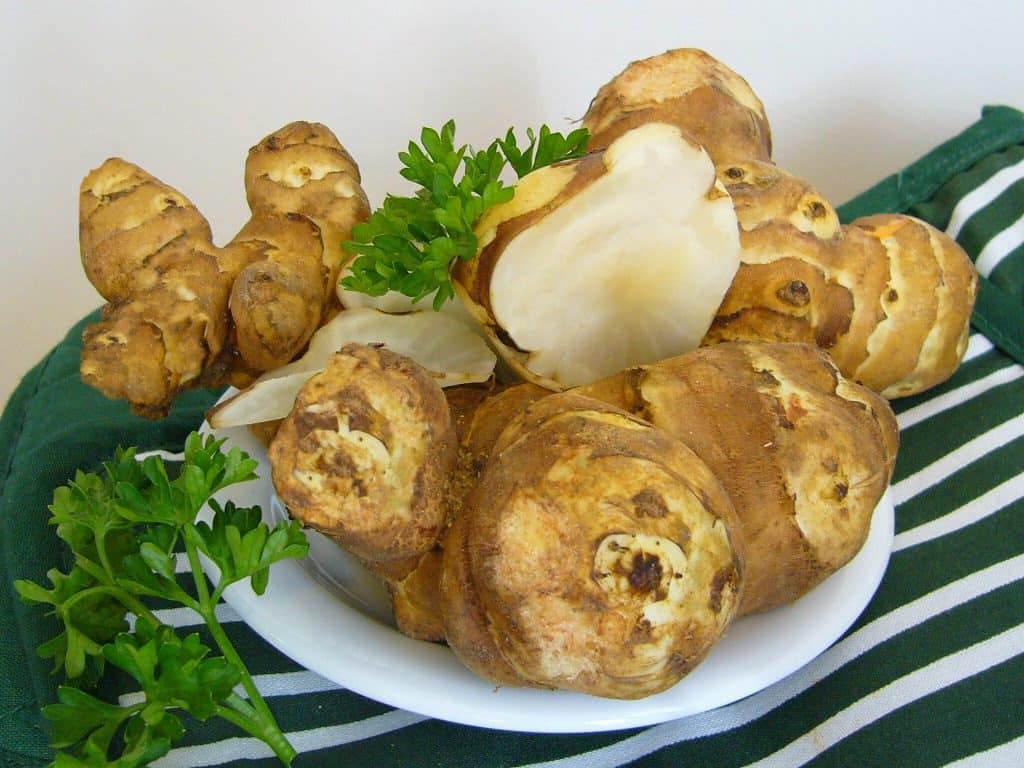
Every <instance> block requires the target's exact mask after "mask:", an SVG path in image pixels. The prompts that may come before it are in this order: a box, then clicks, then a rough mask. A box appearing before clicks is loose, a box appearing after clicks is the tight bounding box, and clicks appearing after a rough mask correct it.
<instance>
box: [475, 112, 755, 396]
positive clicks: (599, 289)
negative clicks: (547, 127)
mask: <svg viewBox="0 0 1024 768" xmlns="http://www.w3.org/2000/svg"><path fill="white" fill-rule="evenodd" d="M603 162H604V165H605V172H604V173H603V174H602V175H600V176H598V177H597V178H596V179H594V180H593V181H591V182H590V183H589V184H587V185H586V186H585V187H584V188H582V189H581V190H580V191H579V192H577V193H575V194H573V195H571V196H569V197H568V198H567V199H566V200H565V201H564V202H562V203H561V204H560V205H557V206H555V207H554V208H553V209H552V210H549V211H548V212H547V213H546V214H544V215H542V216H540V218H539V219H538V220H537V221H536V222H535V223H533V224H532V225H531V226H528V227H526V228H525V229H523V230H522V231H521V232H519V233H518V234H517V235H516V236H515V237H513V238H512V239H511V240H510V241H508V242H507V243H505V244H504V249H503V250H502V252H501V253H500V256H498V258H497V261H496V263H495V264H494V268H493V273H492V276H491V280H490V297H489V298H490V305H491V310H492V312H493V315H494V320H495V322H496V325H497V326H498V327H499V328H500V329H502V330H503V332H504V333H505V335H506V336H507V338H508V339H510V340H511V342H512V345H514V347H515V348H517V349H518V350H521V351H523V352H524V353H525V361H524V362H523V365H524V366H525V368H527V369H528V370H529V371H531V372H533V373H534V374H536V375H537V376H539V377H542V378H544V379H548V380H550V381H553V382H555V383H556V384H557V385H558V386H561V387H566V386H573V385H578V384H583V383H588V382H591V381H594V380H596V379H598V378H601V377H603V376H607V375H610V374H612V373H614V372H616V371H619V370H622V369H623V368H625V367H628V366H629V365H635V364H638V363H646V362H653V361H655V360H660V359H662V358H665V357H669V356H671V355H676V354H680V353H682V352H684V351H687V350H689V349H693V348H695V347H696V346H697V345H698V344H699V342H700V340H701V338H702V337H703V335H704V333H705V332H706V331H707V328H708V326H709V325H710V323H711V320H712V318H713V317H714V314H715V310H716V309H717V307H718V304H719V303H720V301H721V299H722V297H723V296H724V295H725V292H726V290H727V289H728V287H729V284H730V282H731V281H732V278H733V275H734V274H735V272H736V269H737V268H738V266H739V237H738V231H737V224H736V216H735V212H734V211H733V208H732V203H731V201H730V199H729V197H728V195H727V194H726V193H725V191H724V188H723V187H722V186H721V185H720V184H717V183H716V181H715V173H714V167H713V166H712V164H711V161H710V160H709V158H708V156H707V154H706V153H705V152H704V151H703V150H702V149H700V148H699V147H697V146H696V145H695V144H693V143H691V142H690V141H689V140H687V139H686V138H684V137H683V136H682V135H681V133H680V132H679V130H678V129H677V128H674V127H672V126H668V125H663V124H650V125H646V126H644V127H642V128H639V129H637V130H634V131H631V132H629V133H627V134H625V135H624V136H622V137H621V138H619V139H618V140H616V141H615V142H614V143H613V144H612V145H611V146H610V147H609V148H608V149H607V150H606V151H605V153H604V157H603ZM526 215H529V214H526Z"/></svg>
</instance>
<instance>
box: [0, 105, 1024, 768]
mask: <svg viewBox="0 0 1024 768" xmlns="http://www.w3.org/2000/svg"><path fill="white" fill-rule="evenodd" d="M1022 142H1024V115H1022V114H1021V113H1020V112H1017V111H1016V110H1012V109H1009V108H1006V107H993V108H988V109H986V110H985V111H984V113H983V116H982V118H981V120H979V121H978V122H977V123H976V124H975V125H973V126H971V127H969V128H968V129H967V130H966V131H964V133H962V134H961V135H959V136H957V137H955V138H953V139H951V140H950V141H949V142H947V143H945V144H943V145H942V146H940V147H938V148H937V149H936V150H935V151H933V152H932V153H930V154H929V155H927V156H926V157H924V158H922V159H921V160H920V161H918V162H916V163H914V164H913V165H911V166H909V167H908V168H906V169H904V170H903V171H901V172H900V173H898V174H895V175H893V176H892V177H890V178H888V179H886V180H885V181H883V182H882V183H880V184H879V185H878V186H876V187H875V188H873V189H871V190H869V191H868V192H866V193H864V194H863V195H861V196H859V197H857V198H856V199H855V200H853V201H851V202H850V203H848V204H847V205H845V206H843V207H842V209H841V211H840V212H841V215H842V217H843V218H844V219H845V220H850V219H852V218H854V217H856V216H859V215H862V214H866V213H872V212H878V211H909V212H911V213H914V214H915V215H918V216H921V217H922V218H925V219H927V220H929V221H931V222H932V223H934V224H936V225H937V226H939V227H942V228H945V227H947V226H948V225H949V224H950V221H951V219H955V220H956V225H957V227H958V235H957V237H958V239H959V241H960V242H961V244H963V245H964V246H965V248H967V250H968V251H969V252H970V253H971V254H972V256H974V257H977V256H978V255H985V259H986V262H985V263H986V271H987V275H986V277H985V278H984V280H983V288H982V294H981V298H980V300H979V306H978V311H977V314H976V317H975V328H976V333H975V334H974V336H973V337H972V343H971V348H970V351H969V354H968V359H967V360H966V361H965V363H964V365H963V367H962V368H961V370H960V371H959V372H958V373H957V375H956V376H955V377H954V378H953V379H952V380H951V381H949V382H947V383H946V384H944V385H943V386H941V387H938V388H936V389H935V390H933V391H931V392H928V393H926V394H925V395H921V396H918V397H915V398H910V399H907V400H902V401H898V402H897V403H896V409H897V411H898V413H899V418H900V421H901V427H902V440H903V446H902V449H901V453H900V459H899V464H898V466H897V471H896V477H895V482H894V488H893V494H894V496H895V500H896V503H897V521H896V528H897V537H896V543H895V548H894V552H893V555H892V560H891V562H890V566H889V570H888V572H887V574H886V577H885V579H884V580H883V582H882V585H881V587H880V589H879V591H878V593H877V595H876V597H875V599H874V600H873V601H872V603H871V604H870V606H869V607H868V609H867V610H866V611H865V613H864V615H863V616H861V618H860V619H859V620H858V622H857V623H856V624H855V625H854V627H853V628H852V629H851V630H850V632H849V633H847V635H846V636H845V637H844V638H842V639H841V640H840V641H839V642H838V643H837V644H836V645H835V646H834V647H833V648H831V649H830V650H829V651H827V652H826V653H825V654H824V655H823V656H822V657H820V658H819V659H817V660H815V661H814V662H812V663H811V664H810V665H809V666H808V667H807V668H805V669H804V670H801V671H800V672H798V673H796V674H795V675H793V676H792V677H791V678H788V679H786V680H783V681H781V682H779V683H778V684H776V685H774V686H772V687H771V688H769V689H767V690H765V691H763V692H761V693H758V694H755V695H753V696H751V697H749V698H747V699H745V700H743V701H740V702H737V703H736V704H733V705H730V706H728V707H724V708H722V709H720V710H717V711H715V712H711V713H707V714H705V715H701V716H697V717H693V718H688V719H683V720H677V721H673V722H668V723H664V724H662V725H659V726H655V727H652V728H639V729H631V730H628V731H619V732H611V733H600V734H573V735H539V734H523V733H514V732H505V731H497V730H489V729H483V728H473V727H465V726H459V725H454V724H450V723H443V722H439V721H436V720H432V719H429V718H423V717H421V716H417V715H413V714H411V713H406V712H401V711H396V710H393V709H391V708H390V707H387V706H385V705H382V704H379V703H376V702H373V701H370V700H368V699H366V698H364V697H361V696H358V695H356V694H353V693H351V692H348V691H344V690H342V689H339V688H338V687H337V686H334V685H333V684H329V683H326V682H325V681H321V680H318V679H317V678H316V677H315V676H313V675H311V674H309V673H306V672H304V671H303V670H301V669H300V668H299V667H298V666H297V665H296V664H295V663H294V662H292V661H290V660H289V659H287V658H285V657H283V656H282V655H281V654H279V653H278V652H277V651H275V650H274V649H273V648H271V647H269V646H268V645H267V644H266V643H264V642H263V641H262V640H261V639H260V638H258V637H257V636H255V635H254V634H253V633H252V632H250V631H249V630H248V628H247V627H246V626H245V625H244V624H243V623H241V622H240V621H237V620H234V621H232V620H230V617H228V620H227V622H226V627H227V630H228V632H229V634H230V636H231V638H232V640H233V641H234V642H235V643H236V644H237V646H238V647H239V649H240V650H241V652H242V654H243V656H244V657H245V658H246V661H247V663H248V664H249V665H250V669H251V670H252V671H253V672H254V673H255V674H256V675H258V680H259V681H260V685H261V687H265V690H266V691H267V695H268V697H269V703H270V705H271V707H272V708H273V709H274V711H275V713H276V714H277V715H278V718H279V720H280V722H281V724H282V727H283V728H284V729H285V730H286V731H288V732H289V733H290V734H291V737H292V740H293V743H295V745H296V747H297V748H298V749H299V750H300V752H301V754H300V756H299V758H298V759H297V761H296V765H297V766H303V765H308V766H312V765H318V766H319V765H322V766H364V765H373V766H428V765H429V766H465V767H466V768H470V767H472V768H478V767H479V768H490V767H491V766H514V765H526V764H536V763H546V762H547V761H552V763H553V765H557V766H561V767H563V768H569V767H570V766H580V767H585V768H595V767H596V766H619V765H625V764H629V765H636V766H661V765H695V766H697V765H699V766H714V767H718V766H740V765H747V764H749V763H756V762H758V761H761V760H764V761H765V763H766V764H770V765H797V764H804V763H813V764H814V765H836V766H840V765H843V766H845V765H901V766H937V765H945V764H948V763H951V762H954V761H957V760H960V759H963V758H966V757H968V756H971V755H974V756H975V760H976V762H975V763H973V764H976V765H988V764H1007V765H1008V764H1011V761H1012V759H1013V757H1014V755H1016V756H1017V757H1019V756H1020V755H1021V754H1024V717H1022V713H1024V682H1022V681H1024V624H1022V621H1024V583H1022V580H1024V502H1022V498H1024V474H1022V472H1024V368H1022V367H1021V365H1020V364H1019V362H1014V358H1016V360H1017V361H1020V360H1021V359H1022V357H1021V353H1022V349H1024V343H1022V340H1021V333H1022V331H1024V302H1022V295H1024V245H1022V243H1024V236H1022V237H1018V238H1017V240H1016V241H1014V240H1013V237H1014V234H1015V230H1014V229H1013V226H1012V225H1013V224H1014V222H1017V221H1018V220H1019V219H1020V217H1021V215H1022V214H1024V182H1021V181H1019V180H1018V179H1020V178H1024V173H1020V172H1019V171H1020V169H1024V164H1022V162H1024V161H1022V158H1024V147H1022V146H1021V145H1022ZM972 195H973V197H972ZM972 201H973V202H972ZM976 204H977V205H978V206H979V207H977V210H975V211H972V210H970V206H971V205H976ZM958 206H959V207H958ZM1007 233H1009V234H1007ZM87 320H88V319H87ZM83 324H84V322H83ZM83 324H80V325H79V326H77V327H75V328H73V329H72V330H71V332H70V333H69V334H68V337H67V338H66V339H65V340H64V341H63V342H62V343H61V344H60V345H58V346H57V348H56V349H54V351H53V352H52V353H51V354H50V355H49V356H48V357H47V358H46V359H45V360H44V361H42V362H41V363H40V364H39V365H38V366H36V367H35V368H34V369H33V370H32V371H30V372H29V373H28V375H27V376H26V377H25V379H24V381H23V382H22V384H21V386H20V387H19V388H18V389H17V391H16V392H15V394H14V396H13V397H12V398H11V400H10V402H9V403H8V405H7V408H6V410H5V412H4V414H3V417H2V420H0V481H2V497H0V525H2V526H3V528H2V531H0V546H2V554H3V568H4V571H3V573H2V574H0V577H2V581H3V583H2V584H0V631H2V637H3V640H4V643H3V644H2V646H0V764H2V765H4V766H38V765H42V764H44V763H45V762H47V761H48V760H49V759H50V757H51V754H52V753H51V751H50V750H49V748H48V747H47V733H46V728H45V725H44V723H43V721H42V719H41V718H40V716H39V708H40V706H41V705H43V704H45V703H49V702H52V701H53V700H54V695H55V693H54V692H55V689H56V685H57V683H58V680H57V679H56V678H54V677H53V676H51V675H50V673H49V669H48V664H47V662H46V661H44V660H42V659H40V658H38V657H37V656H36V654H35V648H36V647H37V646H39V645H40V644H41V643H43V642H45V641H46V640H48V639H50V638H51V637H52V636H53V635H54V634H55V633H56V631H57V630H56V626H55V624H54V622H52V621H51V620H48V619H45V618H44V617H43V615H42V612H41V610H39V609H38V608H34V607H28V606H25V605H23V604H22V603H21V602H20V600H19V599H18V598H17V597H16V595H15V593H14V590H13V588H12V587H11V582H12V580H13V579H15V578H29V579H32V580H35V581H42V580H43V579H44V578H45V573H46V571H47V570H48V569H49V568H50V567H53V566H54V565H65V564H66V563H64V559H65V558H66V554H65V553H64V551H63V550H62V548H61V546H60V544H59V542H58V540H57V539H56V537H55V536H54V535H53V533H52V531H51V530H50V528H49V527H48V526H47V525H46V520H47V517H48V512H47V509H46V505H47V504H48V503H49V501H50V499H51V495H52V492H53V489H54V488H55V487H56V486H58V485H60V484H62V483H64V482H65V481H66V480H67V478H69V477H70V476H71V475H72V474H73V472H74V471H75V469H77V468H87V469H88V468H94V467H95V466H96V465H97V464H98V463H99V462H100V461H102V460H104V459H106V458H108V457H109V456H110V455H111V454H112V452H113V450H114V448H115V446H117V445H119V444H120V445H136V446H139V447H140V449H142V450H150V449H155V448H163V449H166V450H169V451H172V452H173V451H178V450H180V448H181V444H182V441H183V439H184V437H185V435H186V434H187V433H188V432H189V431H190V430H192V429H193V428H194V427H196V426H197V425H198V424H199V423H200V422H201V420H202V418H203V412H204V410H205V409H206V407H208V405H209V404H210V403H211V402H212V401H213V400H214V398H215V394H216V393H212V392H194V393H191V394H190V395H189V396H187V397H186V398H184V399H183V400H182V401H181V402H179V404H178V405H177V406H176V407H175V410H174V412H173V413H172V414H171V416H170V417H169V418H168V419H166V420H164V421H161V422H148V421H144V420H142V419H138V418H136V417H133V416H131V415H130V414H129V413H128V411H127V408H126V407H125V406H124V405H123V404H120V403H114V402H110V401H107V400H105V399H104V398H102V397H101V396H100V395H98V394H97V393H95V392H93V391H92V390H90V389H88V388H87V387H85V386H83V385H82V383H81V382H80V380H79V377H78V370H77V369H78V356H79V351H80V333H81V329H82V325H83ZM124 692H125V691H119V690H115V689H113V688H108V689H106V690H104V691H103V694H104V695H106V696H109V697H116V696H117V695H118V694H119V693H124ZM437 695H438V696H443V695H445V692H444V691H438V692H437ZM239 737H240V734H239V733H238V732H236V731H234V730H232V728H231V727H230V726H227V725H222V724H220V723H207V724H198V725H197V726H196V727H195V728H194V729H192V730H191V731H190V732H189V734H188V736H187V737H186V739H185V741H184V742H183V743H182V744H180V745H178V746H177V747H176V749H175V750H172V752H171V753H170V754H169V755H168V756H167V758H165V759H164V760H163V761H161V764H165V765H169V766H171V765H207V764H224V763H226V762H231V761H233V760H236V759H238V760H240V759H252V760H255V761H257V762H261V763H262V764H264V765H266V766H271V765H274V764H275V761H273V759H272V758H268V757H266V754H267V753H266V751H265V750H263V749H262V748H261V745H259V744H255V743H254V742H253V741H252V740H251V739H247V738H239ZM999 761H1003V762H999Z"/></svg>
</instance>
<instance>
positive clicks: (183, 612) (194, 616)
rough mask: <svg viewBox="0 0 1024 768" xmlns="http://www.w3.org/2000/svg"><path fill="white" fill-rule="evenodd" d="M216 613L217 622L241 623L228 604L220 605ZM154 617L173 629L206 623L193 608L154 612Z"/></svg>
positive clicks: (163, 609) (162, 609) (164, 609)
mask: <svg viewBox="0 0 1024 768" xmlns="http://www.w3.org/2000/svg"><path fill="white" fill-rule="evenodd" d="M214 612H215V614H216V616H217V621H219V622H220V623H221V624H227V623H229V622H232V621H241V617H240V616H239V615H238V614H237V613H235V609H234V608H232V607H231V606H230V605H228V604H227V603H218V604H217V607H216V608H215V609H214ZM153 615H154V616H156V617H157V618H158V619H159V620H160V621H161V622H162V623H164V624H167V625H168V626H171V627H191V626H195V625H197V624H203V623H204V622H203V617H202V616H200V615H199V614H198V613H196V612H195V611H193V610H192V609H191V608H161V609H159V610H156V611H153Z"/></svg>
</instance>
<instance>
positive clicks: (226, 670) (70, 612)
mask: <svg viewBox="0 0 1024 768" xmlns="http://www.w3.org/2000/svg"><path fill="white" fill-rule="evenodd" d="M222 444H223V440H215V439H214V438H212V437H208V438H206V439H205V440H204V439H203V438H202V437H201V436H200V435H199V434H198V433H195V432H193V433H192V434H191V435H189V437H188V439H187V440H186V441H185V460H184V464H183V466H182V467H181V470H180V472H179V474H178V475H177V477H175V478H174V479H171V478H169V477H168V474H167V468H166V467H165V465H164V462H163V460H162V459H160V458H159V457H157V456H149V457H147V458H146V459H145V460H143V461H138V460H137V459H136V458H135V453H136V451H135V449H133V448H129V449H126V450H122V449H119V450H118V451H117V453H116V455H115V457H114V459H113V461H110V462H106V463H104V465H103V473H102V474H100V473H86V472H82V471H79V472H77V473H76V474H75V478H74V480H72V481H70V482H69V483H68V484H67V485H65V486H62V487H60V488H58V489H57V490H56V491H54V494H53V503H52V504H51V505H50V511H51V512H52V513H53V517H52V518H51V519H50V523H51V524H52V525H55V526H56V527H57V535H58V536H59V537H60V538H61V539H63V540H64V541H65V542H66V543H67V544H68V545H69V546H70V547H71V551H72V554H73V555H74V565H73V566H72V567H71V568H70V570H69V571H68V572H67V573H63V572H61V571H60V570H58V569H56V568H55V569H53V570H51V571H49V573H48V574H47V576H48V577H49V579H50V583H51V586H50V587H49V588H47V587H44V586H41V585H39V584H36V583H34V582H31V581H24V580H22V581H17V582H15V587H16V588H17V590H18V592H19V593H20V594H21V596H22V598H23V599H24V600H25V601H26V602H28V603H35V604H41V605H48V606H50V607H51V611H50V613H51V614H52V615H54V616H56V617H57V619H58V620H59V621H60V622H61V623H62V625H63V632H61V634H60V635H58V636H57V637H56V638H54V639H53V640H51V641H50V642H48V643H45V644H44V645H43V646H41V647H40V648H39V654H40V655H41V656H43V657H45V658H52V659H53V661H54V671H55V672H57V671H61V670H63V672H64V676H65V678H66V681H65V682H66V684H65V685H63V686H61V687H60V688H59V690H58V703H56V704H52V705H50V706H47V707H45V708H44V709H43V715H44V716H45V717H46V718H47V719H48V720H49V721H50V722H51V724H52V729H53V730H52V734H53V746H54V748H56V749H57V750H60V751H59V752H58V754H57V757H56V760H55V761H54V763H53V764H54V765H55V766H57V767H58V768H81V767H82V766H101V765H104V766H105V765H112V766H117V767H118V768H133V766H141V765H146V764H147V763H149V762H151V761H153V760H155V759H157V758H158V757H161V756H162V755H164V754H166V753H167V751H168V750H169V749H170V747H171V743H172V742H174V741H175V740H177V739H179V738H181V736H182V735H183V734H184V730H185V726H184V723H183V722H182V719H181V718H180V717H179V713H180V712H184V713H188V714H190V715H191V716H192V717H195V718H197V719H199V720H206V719H208V718H210V717H212V716H214V715H216V716H219V717H223V718H224V719H226V720H228V721H230V722H232V723H234V724H235V725H237V726H238V727H239V728H241V729H242V730H244V731H245V732H247V733H249V734H251V735H252V736H256V737H257V738H259V739H262V740H263V741H264V742H266V743H267V744H268V745H269V746H270V747H271V748H272V749H273V750H274V753H275V754H276V755H277V756H278V757H279V758H280V759H281V761H282V762H283V763H285V764H286V765H289V764H290V763H291V761H292V759H293V758H294V757H295V750H294V749H293V748H292V746H291V744H289V743H288V740H287V739H286V738H285V736H284V734H283V733H282V731H281V729H280V727H279V726H278V725H277V722H276V721H275V719H274V716H273V714H271V712H270V709H269V707H268V706H267V704H266V702H265V701H264V700H263V698H262V697H261V696H260V694H259V691H257V690H256V685H255V683H254V682H253V680H252V677H251V675H250V674H249V672H248V670H247V669H246V667H245V664H244V663H243V662H242V659H241V658H240V657H239V655H238V652H237V651H236V650H235V648H234V647H233V646H232V644H231V641H230V640H229V639H228V636H227V635H226V634H225V632H224V629H223V627H222V626H221V625H220V623H219V622H218V620H217V617H216V614H215V608H216V606H217V603H218V602H219V600H220V598H221V595H222V594H223V593H224V590H225V589H226V588H227V587H228V586H230V585H231V584H234V583H236V582H239V581H243V580H245V579H249V581H250V583H251V585H252V588H253V590H254V591H255V592H256V593H257V594H262V593H263V592H264V590H266V588H267V578H268V576H269V570H268V569H269V567H270V566H271V565H272V564H273V563H275V562H278V561H280V560H284V559H287V558H301V557H304V556H305V555H306V553H307V551H308V544H307V543H306V539H305V536H304V535H303V533H302V531H301V530H300V528H299V524H298V523H297V522H295V521H291V522H281V523H279V524H278V525H277V526H275V527H274V528H273V530H271V529H269V528H268V526H267V525H266V524H265V523H263V522H261V519H260V509H259V507H244V508H243V507H236V506H235V505H234V504H232V503H231V502H228V503H226V504H225V505H224V506H221V505H220V504H218V503H217V502H216V501H215V500H213V499H212V498H211V497H212V496H213V495H214V494H215V493H217V492H218V491H220V490H221V489H222V488H226V487H228V486H230V485H234V484H236V483H241V482H245V481H247V480H251V479H253V478H254V477H255V474H254V470H255V469H256V461H255V460H253V459H251V458H249V457H248V456H247V455H246V454H245V453H243V452H242V451H240V450H238V449H237V448H233V449H231V450H230V451H229V452H228V453H224V452H222V451H221V445H222ZM207 503H209V504H210V507H211V508H212V510H213V512H214V515H213V520H212V525H208V524H207V523H205V522H201V521H197V519H196V516H197V514H198V513H199V511H200V510H201V509H202V508H203V507H204V506H205V505H206V504H207ZM178 550H182V551H183V552H184V556H185V558H186V559H187V562H188V570H187V571H185V572H184V573H182V574H180V575H179V574H178V573H177V572H176V571H177V569H176V568H175V564H176V561H177V551H178ZM200 553H202V554H203V555H205V556H206V557H207V558H209V560H210V561H211V562H212V563H214V564H215V565H216V567H217V568H218V569H219V571H220V580H219V581H218V583H217V586H216V587H215V588H213V589H211V588H210V585H209V583H208V582H207V580H206V576H205V574H204V572H203V567H202V563H201V560H200ZM189 581H190V582H191V583H190V584H189V583H188V582H189ZM152 599H157V600H161V601H165V602H163V603H161V607H163V606H165V605H166V604H167V602H170V603H175V604H178V605H183V606H186V607H188V608H191V609H192V610H194V611H195V612H196V613H197V614H199V616H200V617H202V619H203V620H204V621H205V623H206V625H207V627H208V629H209V633H210V636H211V637H212V638H213V640H214V642H215V644H216V645H217V646H218V648H219V650H220V653H221V654H222V655H219V656H218V655H211V649H210V648H209V647H207V646H206V645H204V644H203V643H201V642H200V640H199V635H198V634H190V635H187V636H185V637H181V636H179V635H178V633H177V632H176V631H175V630H174V629H173V628H172V627H170V626H167V625H165V624H163V623H162V622H161V621H160V620H159V619H158V618H157V616H156V615H155V614H154V613H153V609H152V607H151V604H147V602H148V601H151V600H152ZM133 617H134V625H132V624H131V623H130V619H132V618H133ZM107 665H110V666H113V667H116V668H117V669H120V670H122V671H123V672H126V673H127V674H128V675H130V676H131V677H132V678H134V679H135V681H136V682H137V683H138V684H139V687H140V689H141V697H140V700H139V701H138V702H137V703H131V704H126V705H123V706H118V705H116V704H111V703H108V702H105V701H103V700H101V699H99V698H97V697H95V696H93V695H92V694H90V693H87V692H86V691H85V690H83V688H86V687H89V686H91V685H93V684H95V683H96V682H97V681H98V680H99V679H100V677H101V676H102V675H103V673H104V670H105V668H106V666H107ZM238 685H241V687H242V690H244V691H245V696H242V695H240V694H239V693H236V692H235V688H236V686H238Z"/></svg>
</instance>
